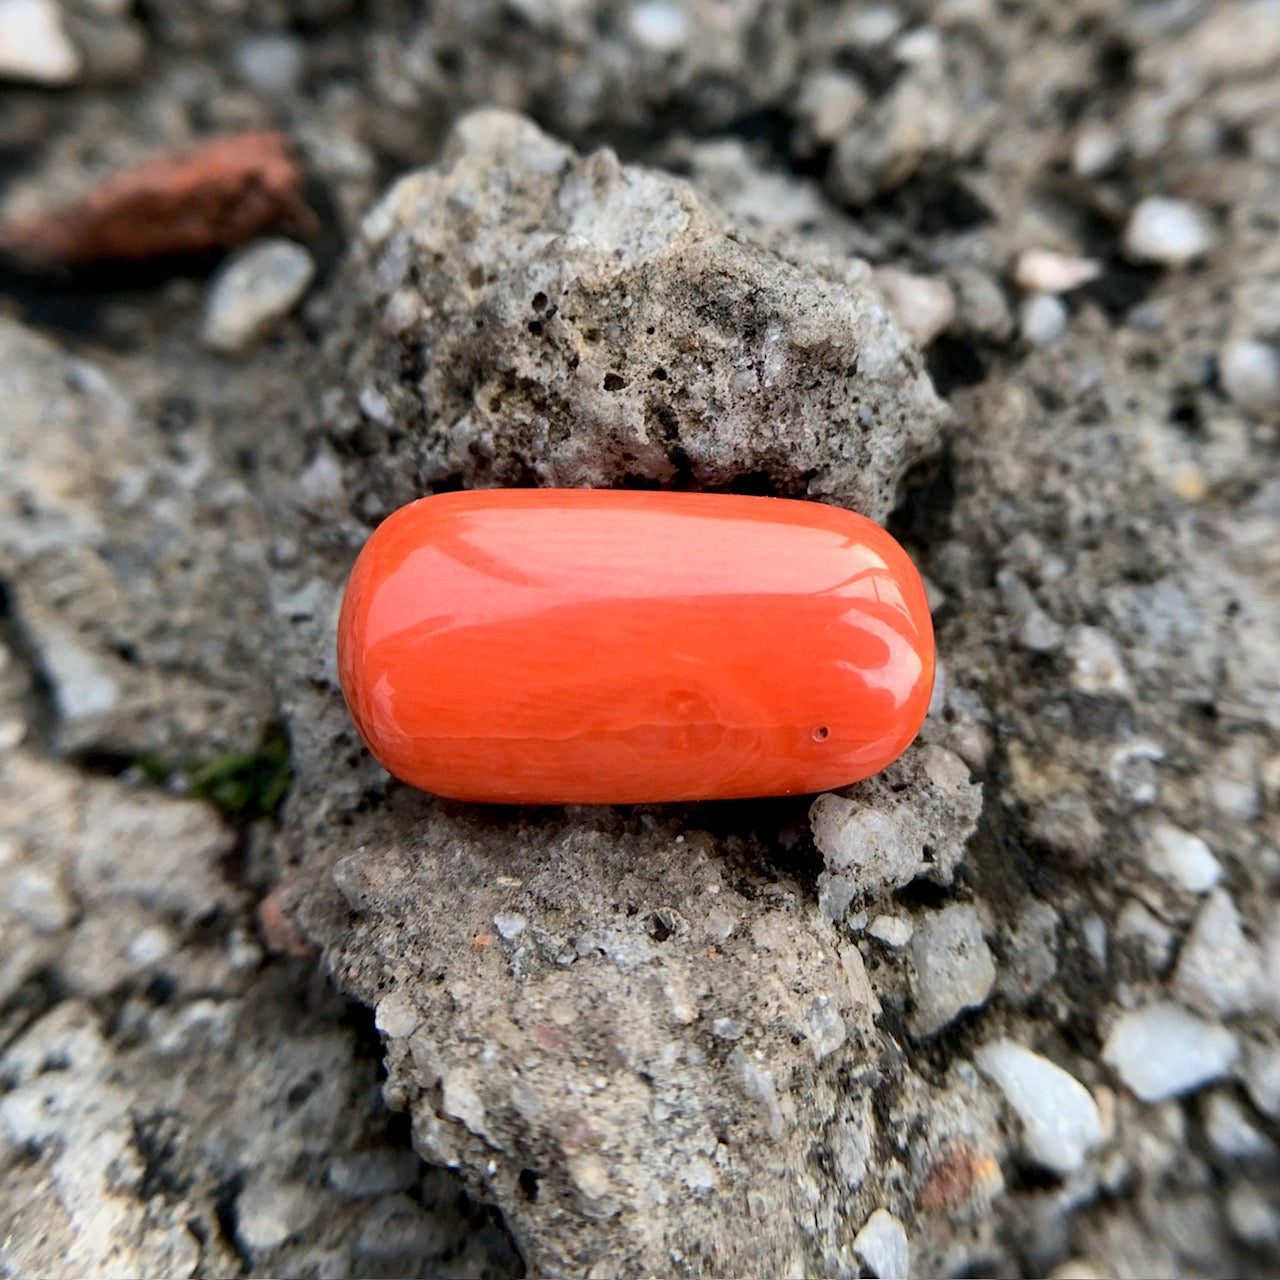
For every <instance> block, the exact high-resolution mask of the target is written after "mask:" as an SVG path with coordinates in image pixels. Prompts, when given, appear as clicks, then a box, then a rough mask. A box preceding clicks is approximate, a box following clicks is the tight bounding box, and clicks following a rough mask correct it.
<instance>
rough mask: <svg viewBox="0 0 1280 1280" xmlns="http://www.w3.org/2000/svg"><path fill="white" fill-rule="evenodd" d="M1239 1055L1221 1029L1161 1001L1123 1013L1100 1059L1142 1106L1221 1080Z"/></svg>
mask: <svg viewBox="0 0 1280 1280" xmlns="http://www.w3.org/2000/svg"><path fill="white" fill-rule="evenodd" d="M1239 1056H1240V1044H1239V1041H1237V1039H1236V1037H1235V1036H1234V1035H1232V1034H1231V1032H1230V1031H1228V1030H1227V1029H1226V1028H1225V1027H1223V1026H1220V1025H1218V1024H1217V1023H1213V1022H1207V1021H1206V1020H1205V1019H1204V1018H1198V1017H1196V1015H1195V1014H1194V1013H1189V1012H1187V1010H1186V1009H1183V1008H1182V1007H1181V1006H1180V1005H1176V1004H1173V1003H1171V1002H1169V1001H1159V1002H1157V1003H1156V1004H1150V1005H1146V1006H1144V1007H1143V1008H1141V1009H1133V1010H1130V1011H1129V1012H1127V1013H1122V1014H1121V1015H1120V1017H1119V1018H1117V1019H1116V1023H1115V1026H1113V1027H1112V1028H1111V1034H1110V1035H1109V1036H1108V1037H1107V1042H1106V1044H1105V1045H1104V1046H1103V1049H1102V1060H1103V1061H1104V1062H1105V1063H1106V1064H1107V1065H1108V1066H1109V1067H1111V1068H1112V1069H1113V1070H1114V1071H1115V1073H1116V1074H1117V1075H1118V1076H1119V1077H1120V1079H1121V1080H1122V1081H1124V1083H1125V1084H1126V1085H1127V1086H1128V1088H1129V1089H1130V1091H1131V1092H1133V1093H1134V1094H1136V1095H1137V1097H1138V1098H1140V1099H1141V1100H1142V1101H1143V1102H1148V1103H1155V1102H1165V1101H1167V1100H1168V1099H1170V1098H1179V1097H1182V1096H1183V1095H1184V1094H1188V1093H1194V1092H1195V1091H1196V1090H1197V1089H1199V1088H1201V1087H1202V1086H1203V1085H1206V1084H1209V1083H1210V1082H1211V1081H1213V1080H1218V1079H1221V1078H1222V1077H1223V1076H1224V1075H1226V1074H1227V1072H1228V1071H1230V1070H1231V1068H1232V1067H1233V1066H1234V1065H1235V1063H1236V1060H1237V1059H1238V1058H1239Z"/></svg>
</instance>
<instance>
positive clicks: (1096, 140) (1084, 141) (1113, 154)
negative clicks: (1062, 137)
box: [1071, 124, 1122, 178]
mask: <svg viewBox="0 0 1280 1280" xmlns="http://www.w3.org/2000/svg"><path fill="white" fill-rule="evenodd" d="M1121 145H1122V144H1121V141H1120V135H1119V134H1118V133H1117V132H1116V131H1115V130H1114V129H1112V128H1110V127H1109V126H1107V125H1104V124H1087V125H1085V126H1084V127H1083V128H1082V129H1081V130H1080V132H1079V133H1077V134H1076V140H1075V144H1074V146H1073V147H1072V148H1071V168H1072V169H1073V170H1074V171H1075V173H1076V175H1077V176H1078V177H1081V178H1096V177H1097V176H1098V175H1099V174H1102V173H1106V171H1107V170H1108V169H1110V168H1111V167H1112V165H1114V164H1115V163H1116V161H1117V160H1119V159H1120V150H1121Z"/></svg>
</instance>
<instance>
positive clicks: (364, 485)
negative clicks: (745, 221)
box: [325, 111, 942, 521]
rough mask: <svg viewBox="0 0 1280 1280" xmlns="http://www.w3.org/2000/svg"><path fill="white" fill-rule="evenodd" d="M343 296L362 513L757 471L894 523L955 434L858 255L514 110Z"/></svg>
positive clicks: (335, 349) (386, 209)
mask: <svg viewBox="0 0 1280 1280" xmlns="http://www.w3.org/2000/svg"><path fill="white" fill-rule="evenodd" d="M779 247H784V246H779ZM797 252H798V251H797ZM335 297H337V298H338V299H339V301H340V305H341V306H342V313H341V314H339V315H338V316H337V317H335V322H334V326H333V327H334V331H335V335H336V336H335V340H334V341H333V342H331V344H330V347H331V350H330V354H329V356H328V357H327V361H326V363H327V364H328V365H329V367H330V368H332V369H334V370H335V372H336V373H337V374H338V379H337V381H336V382H335V385H334V387H333V389H332V393H331V395H330V397H329V398H328V400H327V401H326V403H325V413H326V417H327V419H328V425H329V429H330V435H331V436H332V437H333V438H334V440H335V441H336V442H338V443H340V444H342V445H343V447H345V448H348V449H352V450H356V451H358V452H359V454H360V455H361V456H362V457H363V459H364V462H363V464H362V465H361V466H360V467H351V468H348V473H347V476H346V480H347V483H348V486H349V493H348V497H349V500H350V502H351V505H352V507H353V509H354V511H355V512H356V513H357V515H358V516H359V517H360V518H362V519H363V520H366V521H370V520H373V519H375V518H377V517H379V516H381V515H384V514H386V513H387V512H388V511H389V510H390V509H391V508H392V507H394V506H397V505H399V504H400V503H401V502H403V501H405V500H407V499H409V498H411V497H416V496H418V495H419V494H421V493H422V492H423V491H425V490H426V489H428V488H430V487H432V486H440V485H444V484H447V483H456V482H457V481H458V480H459V479H465V480H466V482H467V483H469V484H481V485H484V484H512V483H527V482H529V481H536V482H537V483H540V484H543V485H568V486H590V485H595V486H606V485H621V484H627V483H630V484H650V485H652V484H662V485H672V484H680V483H696V484H697V485H699V486H701V487H703V488H718V487H722V488H723V487H731V486H736V485H740V484H742V483H744V482H747V483H750V484H752V485H756V486H763V487H765V488H767V489H768V490H769V491H770V492H775V493H786V494H793V495H806V494H807V495H810V496H813V497H820V498H826V499H830V500H834V501H839V502H841V503H843V504H844V505H847V506H851V507H853V508H855V509H856V510H859V511H862V512H863V513H865V514H867V515H870V516H872V517H873V518H877V519H881V518H883V517H884V516H885V515H886V514H887V513H888V511H889V509H890V508H891V506H892V504H893V501H894V495H895V492H896V485H897V483H898V481H899V479H900V478H901V476H902V474H903V472H904V470H905V469H906V467H907V466H909V465H910V464H911V463H912V462H913V461H915V460H917V459H918V458H920V457H921V456H923V454H924V453H925V452H927V451H928V450H930V449H931V448H932V447H934V446H935V445H936V442H937V439H938V428H939V425H940V422H941V419H942V409H941V404H940V402H939V401H938V399H937V397H936V395H935V394H934V391H933V387H932V384H931V383H930V381H929V379H928V376H927V375H926V374H925V373H924V372H923V368H922V365H921V360H920V356H919V353H918V351H917V350H916V348H915V347H914V345H913V344H912V343H911V341H910V340H909V339H908V338H907V337H906V335H905V334H904V333H903V332H902V331H901V330H900V329H899V328H898V326H897V325H896V324H895V323H894V321H893V319H892V317H891V316H890V314H889V312H888V311H887V310H886V308H885V306H884V304H883V302H882V301H881V299H880V297H879V295H878V293H877V292H876V291H875V289H874V288H873V286H872V284H871V280H870V270H869V268H867V267H866V266H865V264H863V263H860V262H858V261H856V260H853V261H850V260H847V259H846V260H838V259H836V258H834V257H832V258H827V259H825V260H824V259H821V258H820V257H818V258H815V255H813V254H806V257H805V261H804V264H803V265H797V263H796V262H795V261H789V260H788V258H787V257H786V256H785V255H784V254H782V253H778V252H774V251H770V250H766V249H763V248H761V247H758V246H757V245H756V244H754V243H752V242H751V241H750V240H749V239H746V238H744V237H743V236H741V235H735V234H733V233H732V231H731V230H730V229H729V228H727V227H726V225H725V224H724V222H723V221H722V219H721V218H720V217H719V216H718V215H717V214H715V213H714V212H712V211H711V210H710V209H709V208H707V207H706V206H705V205H704V204H703V203H702V202H701V201H700V200H699V198H698V197H697V196H696V195H695V194H694V192H693V191H692V190H691V189H690V188H689V187H688V186H687V185H686V184H684V183H683V182H681V181H679V180H678V179H675V178H672V177H670V176H667V175H664V174H661V173H657V172H654V171H651V170H646V169H640V168H628V167H624V166H622V165H620V164H619V163H618V161H617V159H616V158H615V157H614V156H613V155H612V153H610V152H607V151H600V152H596V153H595V154H593V155H591V156H588V157H586V158H580V157H578V156H576V155H575V154H574V153H573V152H572V151H571V150H570V149H569V148H567V147H566V146H564V145H563V144H561V143H559V142H557V141H555V140H553V139H551V138H550V137H548V136H547V135H546V134H544V133H541V132H540V131H539V130H538V129H536V128H535V127H534V126H533V125H532V124H531V123H530V122H528V121H526V120H523V119H521V118H519V117H517V116H513V115H510V114H504V113H501V112H496V111H488V112H479V113H477V114H475V115H472V116H468V117H466V118H465V119H464V120H463V121H462V122H461V123H460V124H459V125H458V127H457V129H456V131H455V133H454V135H453V137H452V139H451V141H450V143H449V145H448V147H447V148H446V151H445V155H444V157H443V159H442V161H441V163H440V164H439V165H438V166H436V167H434V168H432V169H426V170H422V171H421V172H418V173H413V174H410V175H408V176H407V177H404V178H402V179H401V180H400V181H399V182H397V183H396V184H395V186H394V187H393V188H392V189H391V191H390V192H389V193H388V194H387V195H386V197H385V198H384V199H383V200H382V201H381V203H380V204H379V205H378V206H377V207H376V208H375V209H374V210H373V211H372V212H371V213H370V214H369V215H368V217H367V218H366V219H365V221H364V223H363V226H362V228H361V233H360V237H359V242H358V245H357V250H356V255H355V261H354V263H353V265H352V268H351V269H350V271H349V272H348V275H347V277H346V281H345V284H344V287H343V288H342V289H341V290H339V291H338V292H337V293H336V295H335ZM406 371H408V373H407V374H406Z"/></svg>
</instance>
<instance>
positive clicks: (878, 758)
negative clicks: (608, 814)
mask: <svg viewBox="0 0 1280 1280" xmlns="http://www.w3.org/2000/svg"><path fill="white" fill-rule="evenodd" d="M338 664H339V673H340V677H341V682H342V689H343V693H344V694H345V696H346V699H347V705H348V707H349V708H350V710H351V713H352V715H353V717H354V719H355V722H356V725H357V727H358V728H359V730H360V733H361V736H362V737H363V738H364V740H365V742H366V743H367V744H368V745H369V748H370V750H371V751H372V752H373V754H374V755H375V756H376V757H377V758H378V760H379V761H380V762H381V763H382V764H383V765H384V766H385V767H386V768H387V769H388V770H389V771H390V772H391V773H393V774H394V775H395V776H396V777H398V778H400V779H402V780H403V781H405V782H407V783H409V784H411V785H413V786H416V787H420V788H422V789H423V790H427V791H433V792H436V793H437V794H440V795H445V796H451V797H454V798H457V799H465V800H475V801H492V802H506V803H557V804H591V803H614V804H623V803H639V802H656V801H668V800H694V799H730V798H738V797H746V796H763V795H782V794H797V793H805V792H813V791H822V790H828V789H830V788H833V787H840V786H843V785H846V784H848V783H850V782H855V781H857V780H858V779H860V778H864V777H866V776H868V775H869V774H872V773H875V772H876V771H877V770H879V769H882V768H883V767H884V766H885V765H887V764H889V763H890V761H892V760H893V759H895V758H896V757H897V756H898V755H900V754H901V752H902V751H903V750H904V749H905V748H906V747H907V745H908V744H909V743H910V742H911V740H912V739H913V738H914V737H915V735H916V732H917V730H918V729H919V727H920V724H921V722H922V721H923V719H924V716H925V712H926V709H927V707H928V704H929V696H930V692H931V690H932V687H933V673H934V652H933V633H932V626H931V623H930V618H929V608H928V604H927V601H926V598H925V592H924V587H923V585H922V583H921V581H920V577H919V574H918V573H917V572H916V570H915V568H914V567H913V566H912V564H911V562H910V560H909V559H908V558H907V555H906V553H905V552H904V551H903V550H902V548H901V547H900V546H898V544H897V543H896V542H895V541H894V539H893V538H892V537H891V536H890V535H889V534H888V533H886V532H885V530H883V529H882V528H880V527H879V526H878V525H875V524H873V523H872V522H871V521H869V520H867V519H865V518H863V517H862V516H859V515H855V514H854V513H852V512H849V511H845V510H842V509H840V508H837V507H831V506H826V505H823V504H820V503H811V502H795V501H789V500H785V499H777V498H757V497H745V496H739V495H731V494H689V493H655V492H629V491H621V492H620V491H605V490H555V489H543V490H502V489H495V490H482V491H475V492H467V493H450V494H441V495H438V496H435V497H430V498H423V499H420V500H419V501H417V502H414V503H411V504H409V505H408V506H407V507H403V508H401V509H400V510H399V511H397V512H395V513H394V514H393V515H392V516H390V517H389V518H388V519H387V520H386V521H385V522H384V523H383V524H382V525H381V526H380V527H379V528H378V529H377V530H376V531H375V533H374V534H373V536H372V537H371V538H370V539H369V541H368V543H367V544H366V545H365V548H364V550H363V551H362V552H361V554H360V556H359V558H358V560H357V562H356V565H355V568H354V570H353V571H352V574H351V578H350V581H349V582H348V585H347V590H346V595H345V598H344V601H343V607H342V614H341V618H340V621H339V635H338Z"/></svg>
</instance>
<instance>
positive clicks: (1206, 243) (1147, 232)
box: [1124, 196, 1213, 266]
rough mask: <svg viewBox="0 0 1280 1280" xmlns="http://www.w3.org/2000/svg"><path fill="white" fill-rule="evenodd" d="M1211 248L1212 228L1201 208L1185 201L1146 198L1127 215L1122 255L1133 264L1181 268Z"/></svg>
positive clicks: (1167, 198) (1160, 197) (1164, 197)
mask: <svg viewBox="0 0 1280 1280" xmlns="http://www.w3.org/2000/svg"><path fill="white" fill-rule="evenodd" d="M1212 245H1213V227H1212V226H1211V225H1210V222H1209V219H1208V217H1207V216H1206V214H1205V213H1204V211H1203V210H1202V209H1198V208H1197V207H1196V206H1195V205H1193V204H1188V203H1187V202H1186V201H1185V200H1172V199H1170V198H1169V197H1168V196H1148V197H1147V199H1145V200H1143V201H1141V202H1140V203H1139V204H1138V205H1137V207H1136V208H1135V209H1134V210H1133V212H1132V213H1131V214H1130V215H1129V224H1128V226H1127V227H1126V228H1125V233H1124V247H1125V252H1126V253H1127V254H1128V255H1129V257H1130V258H1132V259H1133V260H1134V261H1135V262H1158V263H1163V264H1165V265H1168V266H1182V265H1185V264H1186V263H1188V262H1191V261H1193V260H1194V259H1196V258H1200V257H1203V256H1204V254H1206V253H1208V251H1209V249H1210V248H1211V247H1212Z"/></svg>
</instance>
